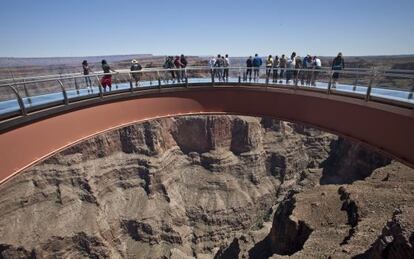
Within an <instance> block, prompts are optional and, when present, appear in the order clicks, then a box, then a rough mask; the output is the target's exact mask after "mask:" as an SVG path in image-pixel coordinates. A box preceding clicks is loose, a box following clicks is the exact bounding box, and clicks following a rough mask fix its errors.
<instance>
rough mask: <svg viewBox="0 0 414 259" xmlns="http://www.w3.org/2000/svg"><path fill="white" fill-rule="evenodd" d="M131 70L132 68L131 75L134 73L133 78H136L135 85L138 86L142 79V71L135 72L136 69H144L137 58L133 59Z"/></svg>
mask: <svg viewBox="0 0 414 259" xmlns="http://www.w3.org/2000/svg"><path fill="white" fill-rule="evenodd" d="M130 70H131V72H133V73H131V75H132V78H134V80H135V86H138V84H139V81H140V80H141V73H139V72H134V71H140V70H142V66H141V64H139V63H138V61H137V60H136V59H133V60H132V61H131V68H130Z"/></svg>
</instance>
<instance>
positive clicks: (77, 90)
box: [72, 77, 79, 94]
mask: <svg viewBox="0 0 414 259" xmlns="http://www.w3.org/2000/svg"><path fill="white" fill-rule="evenodd" d="M72 78H73V80H74V81H75V88H76V93H77V94H79V85H78V82H77V81H76V77H72Z"/></svg>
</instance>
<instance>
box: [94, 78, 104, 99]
mask: <svg viewBox="0 0 414 259" xmlns="http://www.w3.org/2000/svg"><path fill="white" fill-rule="evenodd" d="M95 77H96V80H97V81H98V88H99V96H100V97H101V98H103V91H102V83H101V80H99V77H98V76H97V75H96V76H95Z"/></svg>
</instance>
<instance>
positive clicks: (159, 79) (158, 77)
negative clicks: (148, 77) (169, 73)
mask: <svg viewBox="0 0 414 259" xmlns="http://www.w3.org/2000/svg"><path fill="white" fill-rule="evenodd" d="M157 79H158V88H159V89H161V76H160V71H158V70H157Z"/></svg>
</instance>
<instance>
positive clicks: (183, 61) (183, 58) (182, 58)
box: [180, 54, 188, 80]
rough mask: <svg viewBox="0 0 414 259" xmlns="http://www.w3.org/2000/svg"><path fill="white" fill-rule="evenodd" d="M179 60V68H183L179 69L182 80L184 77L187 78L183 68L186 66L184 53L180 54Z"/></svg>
mask: <svg viewBox="0 0 414 259" xmlns="http://www.w3.org/2000/svg"><path fill="white" fill-rule="evenodd" d="M180 62H181V68H182V69H183V71H181V78H182V79H183V80H185V78H187V74H186V71H185V68H186V67H187V65H188V62H187V59H186V58H185V56H184V54H181V57H180Z"/></svg>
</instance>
